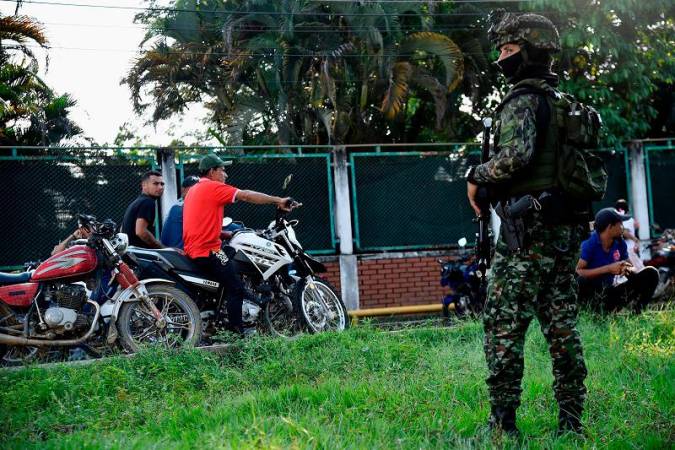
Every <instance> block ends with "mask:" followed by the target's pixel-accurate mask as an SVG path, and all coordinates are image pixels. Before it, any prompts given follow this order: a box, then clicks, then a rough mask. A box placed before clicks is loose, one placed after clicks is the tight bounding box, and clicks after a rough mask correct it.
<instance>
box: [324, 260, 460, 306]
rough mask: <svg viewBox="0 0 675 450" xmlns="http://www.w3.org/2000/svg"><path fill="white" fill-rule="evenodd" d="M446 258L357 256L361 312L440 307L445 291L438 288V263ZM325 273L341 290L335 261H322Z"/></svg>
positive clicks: (443, 288)
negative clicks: (366, 309)
mask: <svg viewBox="0 0 675 450" xmlns="http://www.w3.org/2000/svg"><path fill="white" fill-rule="evenodd" d="M448 257H450V252H448V253H447V254H442V255H440V256H439V255H438V254H437V253H434V255H433V256H426V255H424V254H419V255H415V256H409V257H400V255H397V256H395V257H388V256H382V257H373V256H369V255H359V257H358V267H359V303H360V305H359V306H360V308H361V309H365V308H381V307H387V306H406V305H430V304H434V303H440V302H441V300H442V298H443V296H444V295H446V293H447V287H442V286H441V285H440V274H441V272H440V265H439V264H438V262H437V261H438V259H439V258H440V259H448ZM324 264H326V267H327V268H328V273H326V274H323V276H324V277H325V278H327V279H328V280H329V281H330V282H331V283H332V284H333V285H334V286H335V287H336V288H337V289H338V292H339V289H340V265H339V262H338V261H337V259H335V260H331V261H324Z"/></svg>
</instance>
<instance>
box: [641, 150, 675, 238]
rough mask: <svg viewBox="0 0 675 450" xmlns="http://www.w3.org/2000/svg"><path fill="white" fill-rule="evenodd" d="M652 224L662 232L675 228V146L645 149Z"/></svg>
mask: <svg viewBox="0 0 675 450" xmlns="http://www.w3.org/2000/svg"><path fill="white" fill-rule="evenodd" d="M645 154H646V155H647V176H648V178H647V180H648V181H647V182H648V193H649V203H650V204H649V211H650V216H651V217H650V222H651V223H652V226H653V228H654V229H655V230H656V231H657V232H660V231H662V230H664V229H666V228H675V181H674V180H675V146H673V145H670V143H669V145H666V146H661V147H651V148H650V147H645Z"/></svg>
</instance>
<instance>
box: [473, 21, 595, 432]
mask: <svg viewBox="0 0 675 450" xmlns="http://www.w3.org/2000/svg"><path fill="white" fill-rule="evenodd" d="M492 20H493V22H492V27H491V28H490V32H489V33H490V36H489V37H490V39H491V41H492V42H494V44H495V46H496V48H497V49H498V50H499V51H500V57H499V60H498V61H497V65H498V66H499V67H500V69H501V71H502V72H503V74H504V75H505V77H506V78H507V81H508V82H509V83H510V84H512V85H513V87H512V88H511V90H510V91H509V92H510V93H511V92H513V91H514V90H515V89H517V88H519V87H523V86H538V87H540V88H548V89H552V88H554V87H555V86H557V84H558V77H557V75H555V74H554V73H552V72H551V66H552V53H553V52H556V51H559V50H560V44H559V37H558V31H557V30H556V28H555V26H554V25H553V24H552V23H551V22H550V21H549V20H548V19H546V18H545V17H543V16H540V15H536V14H518V15H516V14H511V13H504V12H499V13H498V14H497V15H496V16H494V15H493V16H492ZM507 97H509V95H508V94H507ZM505 98H506V97H505ZM542 101H545V100H544V99H543V98H542V97H541V95H537V94H534V93H529V94H527V93H525V94H522V95H517V96H512V98H511V99H510V100H507V101H506V103H505V104H502V105H500V108H498V113H497V117H495V119H496V122H495V143H494V146H493V148H492V150H491V155H490V160H489V161H488V162H487V163H484V164H481V165H478V166H475V167H473V168H471V169H470V171H469V172H468V173H467V181H468V184H467V186H468V197H469V200H470V203H471V205H472V207H473V208H474V210H476V212H477V214H480V210H479V208H478V206H477V204H476V192H477V191H478V188H479V187H487V188H488V189H489V190H491V191H492V192H495V193H496V194H493V195H491V200H492V201H493V202H494V201H495V200H500V201H507V202H508V201H509V199H511V201H515V200H516V199H518V198H519V197H522V196H523V195H525V194H532V195H535V196H536V195H537V194H538V193H540V192H542V191H543V190H544V189H543V188H551V187H552V186H553V185H554V184H555V183H554V181H553V180H552V179H551V177H552V176H553V175H552V174H553V172H552V169H551V167H552V166H555V151H554V148H555V145H553V144H551V143H550V142H549V141H546V140H541V141H540V140H539V139H538V136H537V109H538V107H539V106H540V105H539V102H542ZM551 126H554V125H553V124H551ZM542 134H544V133H542ZM546 134H548V135H551V133H548V132H547V133H546ZM553 136H555V134H553ZM553 178H554V177H553ZM490 188H491V189H490ZM546 213H547V211H545V210H544V209H542V210H540V211H532V212H531V213H529V217H528V220H527V233H526V237H527V240H526V245H525V246H524V248H522V249H520V250H519V251H510V250H509V249H508V248H507V246H506V244H505V243H504V242H503V239H500V240H499V242H498V243H497V247H496V252H495V256H494V259H493V263H492V269H491V275H490V278H489V282H488V294H487V295H488V298H487V303H486V307H485V312H484V328H485V343H484V349H485V356H486V359H487V364H488V369H489V376H488V378H487V380H486V381H487V385H488V389H489V395H490V404H491V415H490V422H489V424H490V428H491V429H493V430H500V431H504V432H507V433H509V434H514V435H517V434H518V429H517V428H516V409H517V408H518V406H519V405H520V395H521V391H522V389H521V380H522V377H523V366H524V363H523V356H524V355H523V346H524V340H525V333H526V331H527V328H528V326H529V324H530V321H531V320H532V319H533V318H535V317H536V318H537V319H538V321H539V324H540V326H541V330H542V332H543V333H544V336H545V338H546V340H547V342H548V345H549V352H550V355H551V358H552V360H553V375H554V377H555V381H554V383H553V389H554V391H555V397H556V399H557V401H558V405H559V408H560V414H559V422H558V425H559V430H560V431H561V432H566V431H575V432H581V430H582V428H581V422H580V417H581V413H582V409H583V403H584V399H585V397H586V388H585V386H584V379H585V377H586V366H585V364H584V359H583V354H582V346H581V340H580V338H579V333H578V331H577V329H576V323H577V302H576V284H575V283H576V282H575V279H574V275H573V274H574V268H575V264H576V260H577V250H578V248H579V244H580V242H581V240H582V237H583V236H582V235H583V227H582V226H580V225H575V224H573V223H572V224H571V223H564V224H563V223H556V224H551V223H550V221H548V220H547V218H546V217H545V214H546ZM502 228H503V227H502Z"/></svg>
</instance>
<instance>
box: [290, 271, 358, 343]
mask: <svg viewBox="0 0 675 450" xmlns="http://www.w3.org/2000/svg"><path fill="white" fill-rule="evenodd" d="M293 297H294V302H295V305H294V309H295V310H297V311H298V313H299V315H300V317H301V319H302V321H303V323H304V325H305V327H306V328H307V330H308V331H309V332H310V333H320V332H322V331H344V330H346V329H347V328H349V315H348V314H347V307H346V306H345V304H344V302H343V301H342V299H341V298H340V296H339V295H338V294H337V292H336V290H335V288H334V287H333V286H332V285H331V284H330V283H329V282H328V281H326V280H324V279H322V278H319V277H313V278H312V279H311V280H310V281H309V282H308V280H307V279H306V278H305V279H302V280H300V281H299V282H298V283H297V284H296V286H295V292H294V295H293Z"/></svg>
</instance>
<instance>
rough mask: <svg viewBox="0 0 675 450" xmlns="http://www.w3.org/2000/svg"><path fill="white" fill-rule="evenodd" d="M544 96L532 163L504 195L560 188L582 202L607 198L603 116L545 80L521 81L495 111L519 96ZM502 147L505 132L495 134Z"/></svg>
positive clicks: (538, 117) (539, 109)
mask: <svg viewBox="0 0 675 450" xmlns="http://www.w3.org/2000/svg"><path fill="white" fill-rule="evenodd" d="M525 94H535V95H537V96H538V97H539V99H540V100H544V101H539V102H538V103H539V106H538V108H537V111H536V113H535V114H536V126H537V140H536V143H535V150H534V155H533V158H532V160H531V161H530V163H529V164H528V165H527V167H526V168H525V169H523V170H522V171H521V172H520V173H518V175H517V176H516V177H514V178H513V181H511V182H510V183H509V184H508V186H505V189H504V190H503V191H501V193H502V194H503V195H504V197H513V196H518V195H522V194H526V193H535V192H541V191H546V190H552V189H557V190H560V191H562V192H564V193H566V194H568V195H569V196H571V197H572V198H575V199H579V200H586V201H590V200H601V199H602V198H603V197H604V195H605V190H606V188H607V171H606V170H605V167H604V163H603V161H602V159H600V158H599V157H598V156H596V155H594V154H593V153H592V150H596V149H597V148H598V145H599V131H600V126H601V123H602V122H601V120H600V115H599V114H598V112H597V111H596V110H595V109H593V108H592V107H590V106H587V105H584V104H582V103H580V102H578V101H576V100H575V99H574V97H572V96H571V95H568V94H564V93H561V92H559V91H558V90H556V89H554V88H553V87H551V86H550V85H548V84H547V83H546V82H545V81H544V80H540V79H526V80H523V81H521V82H519V83H517V84H516V85H515V86H513V88H512V89H511V91H509V93H508V94H507V95H506V97H505V98H504V100H502V102H501V104H500V105H499V106H498V107H497V110H496V111H495V112H496V114H497V115H499V114H500V113H501V111H502V109H503V108H504V106H505V105H506V104H507V103H508V102H509V101H511V100H512V99H513V98H515V97H518V96H520V95H525ZM494 145H495V148H496V149H498V148H499V135H496V136H495V143H494Z"/></svg>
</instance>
